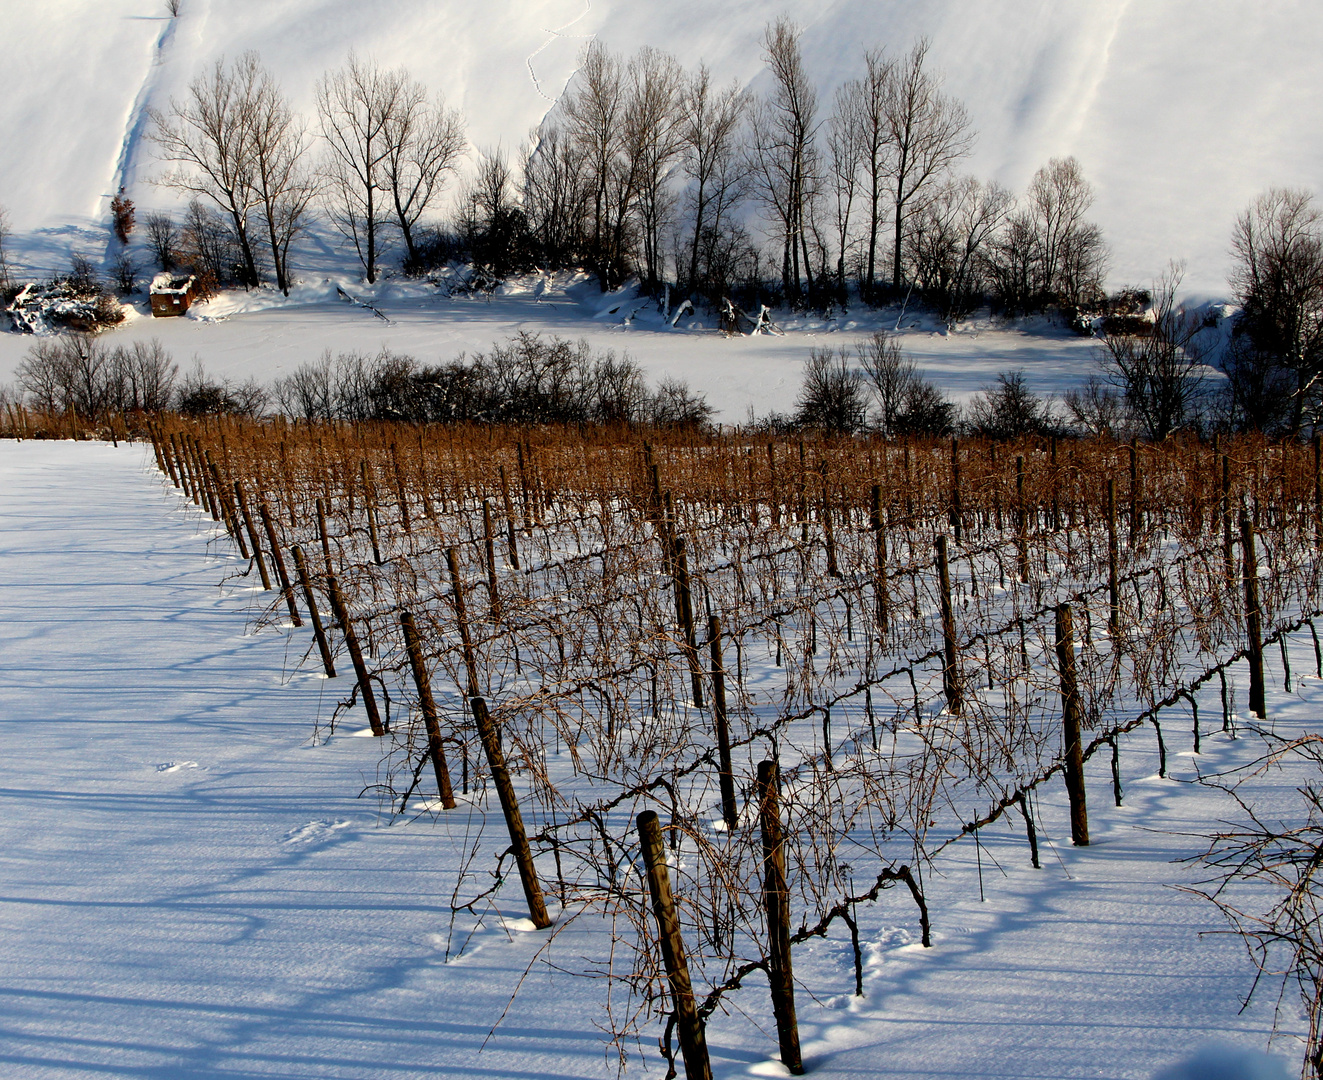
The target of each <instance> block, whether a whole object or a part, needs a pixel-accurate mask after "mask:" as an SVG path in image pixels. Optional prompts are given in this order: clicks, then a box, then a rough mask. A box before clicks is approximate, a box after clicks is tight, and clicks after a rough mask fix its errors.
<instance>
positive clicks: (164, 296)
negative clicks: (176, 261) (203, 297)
mask: <svg viewBox="0 0 1323 1080" xmlns="http://www.w3.org/2000/svg"><path fill="white" fill-rule="evenodd" d="M196 280H197V279H196V278H195V277H193V276H192V275H191V274H190V275H189V276H188V277H175V275H174V274H157V275H156V276H155V277H154V278H152V287H151V289H150V295H151V301H152V314H153V315H154V316H155V317H156V318H158V319H164V318H168V317H169V316H171V315H182V314H184V312H186V311H187V310H188V308H189V305H190V304H192V303H193V283H194V282H195V281H196Z"/></svg>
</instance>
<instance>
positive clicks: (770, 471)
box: [767, 443, 781, 526]
mask: <svg viewBox="0 0 1323 1080" xmlns="http://www.w3.org/2000/svg"><path fill="white" fill-rule="evenodd" d="M767 477H768V480H767V490H768V492H769V493H770V494H769V496H768V501H769V502H770V504H771V513H772V524H773V525H774V526H779V525H780V524H781V499H780V497H779V496H778V495H777V493H776V444H775V443H768V444H767Z"/></svg>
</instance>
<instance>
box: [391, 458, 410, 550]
mask: <svg viewBox="0 0 1323 1080" xmlns="http://www.w3.org/2000/svg"><path fill="white" fill-rule="evenodd" d="M390 460H391V464H392V466H393V467H394V471H395V498H396V501H397V502H398V503H399V504H400V524H401V525H403V526H404V531H405V533H406V534H407V533H411V532H413V528H412V525H413V523H412V521H411V520H410V518H409V499H408V497H407V496H406V495H405V493H404V472H403V470H402V469H401V468H400V452H399V450H397V449H396V448H395V444H394V443H391V444H390Z"/></svg>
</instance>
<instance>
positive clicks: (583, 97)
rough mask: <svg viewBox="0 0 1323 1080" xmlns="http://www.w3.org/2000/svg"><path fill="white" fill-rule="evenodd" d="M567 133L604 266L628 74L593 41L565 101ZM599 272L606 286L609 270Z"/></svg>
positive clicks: (612, 226) (595, 247)
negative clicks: (586, 190) (578, 163)
mask: <svg viewBox="0 0 1323 1080" xmlns="http://www.w3.org/2000/svg"><path fill="white" fill-rule="evenodd" d="M561 108H562V111H563V113H564V116H565V131H566V134H567V135H568V136H569V138H570V140H571V141H572V142H573V144H574V147H575V149H576V151H577V156H578V158H579V160H580V161H581V163H582V168H583V172H584V179H585V181H586V183H587V185H588V187H589V189H590V191H591V193H592V213H593V217H592V248H593V251H594V255H595V258H596V259H597V261H598V262H599V264H601V263H602V262H604V261H606V260H605V259H604V257H603V253H604V252H605V251H606V249H607V247H608V246H609V242H610V238H611V237H612V235H613V234H614V233H615V231H616V228H615V223H614V221H613V217H612V200H611V198H610V195H611V190H612V180H613V177H614V176H615V172H616V170H615V163H616V156H617V152H618V149H619V139H620V129H621V125H622V120H623V116H624V109H625V87H624V74H623V70H622V66H621V63H620V59H619V58H618V57H616V56H615V55H613V54H612V53H611V52H610V50H608V49H607V48H606V46H605V45H603V44H602V43H601V42H600V41H597V40H594V41H592V42H590V43H589V44H588V46H587V47H586V48H585V49H584V51H583V55H582V56H581V57H580V61H579V70H578V72H577V74H576V75H575V81H574V85H573V87H572V88H571V90H570V91H569V93H567V94H566V95H565V97H564V99H563V100H562V105H561ZM599 273H600V274H602V275H603V285H604V286H605V284H606V276H605V267H604V266H601V265H599Z"/></svg>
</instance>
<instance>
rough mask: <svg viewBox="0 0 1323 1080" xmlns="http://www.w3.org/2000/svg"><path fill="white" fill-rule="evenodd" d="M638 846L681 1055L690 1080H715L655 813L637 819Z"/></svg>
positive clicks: (646, 813)
mask: <svg viewBox="0 0 1323 1080" xmlns="http://www.w3.org/2000/svg"><path fill="white" fill-rule="evenodd" d="M638 830H639V846H640V848H641V849H642V852H643V864H644V866H645V867H646V868H647V872H648V892H649V893H650V894H651V896H652V913H653V915H654V916H655V917H656V919H657V939H658V941H659V942H660V944H661V951H662V963H663V964H664V965H665V967H666V978H667V981H669V982H670V984H671V1000H672V1001H673V1002H674V1003H675V1026H676V1030H677V1032H678V1033H679V1036H680V1053H681V1055H682V1056H683V1058H684V1072H685V1077H686V1078H687V1080H712V1065H711V1062H710V1061H709V1060H708V1054H707V1035H706V1033H705V1032H704V1030H703V1022H702V1021H701V1020H700V1019H699V1018H698V1008H697V1006H696V1005H695V1003H694V988H693V984H692V983H690V981H689V964H688V962H687V961H686V959H685V951H684V939H683V938H682V937H681V936H680V919H679V917H678V916H677V915H676V912H675V898H674V897H673V896H672V895H671V879H670V875H669V874H668V873H667V870H666V844H665V842H664V841H663V840H662V831H661V825H660V823H659V822H658V821H657V813H656V811H655V810H644V811H643V812H642V813H641V814H639V816H638Z"/></svg>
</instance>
